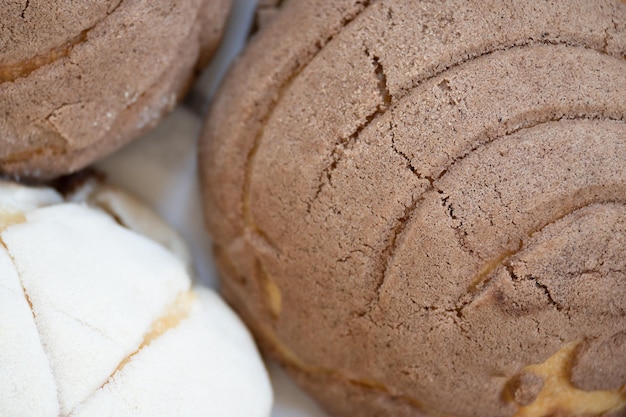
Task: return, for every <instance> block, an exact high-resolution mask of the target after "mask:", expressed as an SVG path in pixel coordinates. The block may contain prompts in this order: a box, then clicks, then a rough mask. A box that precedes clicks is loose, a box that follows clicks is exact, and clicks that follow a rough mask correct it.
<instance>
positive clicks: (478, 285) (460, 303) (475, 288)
mask: <svg viewBox="0 0 626 417" xmlns="http://www.w3.org/2000/svg"><path fill="white" fill-rule="evenodd" d="M603 204H620V205H624V206H626V200H623V201H622V200H617V199H606V200H599V201H593V202H590V203H585V204H580V205H577V206H574V207H572V208H569V209H567V210H564V211H563V212H561V213H559V214H558V215H557V216H556V217H555V218H553V219H550V220H548V221H546V222H545V223H543V224H541V225H539V226H537V227H535V228H533V229H532V230H530V231H528V232H526V236H527V237H528V238H530V239H532V238H533V236H534V235H536V234H537V233H541V232H542V231H543V230H544V229H545V228H546V227H548V226H550V225H553V224H555V223H557V222H559V221H561V220H563V219H564V218H565V217H567V216H569V215H571V214H573V213H575V212H577V211H580V210H583V209H585V208H587V207H591V206H594V205H603ZM524 249H525V246H524V243H523V241H522V242H521V243H520V246H519V247H518V248H517V249H515V250H514V251H510V252H506V253H505V254H504V255H502V256H500V257H498V258H497V260H496V261H497V262H491V263H489V264H488V266H489V267H488V268H485V269H484V270H483V271H482V273H481V274H479V275H477V276H476V277H474V279H473V280H472V283H471V285H470V286H469V287H468V289H467V292H466V293H465V294H463V295H462V296H461V297H459V299H458V300H457V307H456V311H457V312H459V313H461V311H462V310H463V309H464V308H465V307H466V306H468V305H469V304H472V302H474V300H475V299H476V297H477V296H478V295H480V290H481V289H484V288H485V286H486V285H487V284H488V283H489V278H490V277H491V275H492V274H493V272H494V271H495V270H496V269H498V268H499V267H503V268H504V269H505V270H506V271H507V274H508V275H509V277H510V278H511V279H512V280H513V281H517V280H521V279H528V280H532V281H534V283H535V285H536V286H537V288H539V289H541V290H542V291H543V292H544V293H545V295H546V298H547V299H548V302H549V303H550V304H551V305H553V306H554V307H555V308H556V310H557V311H561V310H562V309H563V306H562V305H560V304H559V303H558V302H557V301H556V300H555V299H554V298H553V297H552V293H551V292H550V289H549V288H548V287H547V286H546V285H545V284H542V283H540V282H539V281H538V279H537V277H534V276H531V275H529V276H527V277H523V278H522V277H519V276H518V275H517V274H515V271H514V269H513V266H512V265H511V264H510V261H511V259H512V258H513V257H515V256H516V255H517V254H518V253H520V252H521V251H522V250H524ZM467 296H469V298H468V299H465V300H464V298H466V297H467Z"/></svg>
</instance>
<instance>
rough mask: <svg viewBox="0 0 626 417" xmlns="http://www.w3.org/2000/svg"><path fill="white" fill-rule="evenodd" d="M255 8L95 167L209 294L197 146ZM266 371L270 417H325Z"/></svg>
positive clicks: (246, 9)
mask: <svg viewBox="0 0 626 417" xmlns="http://www.w3.org/2000/svg"><path fill="white" fill-rule="evenodd" d="M254 7H255V0H233V9H232V11H231V15H230V18H229V22H228V26H227V29H226V33H225V36H224V40H223V42H222V46H221V48H220V49H219V51H218V52H217V55H216V56H215V58H214V60H213V62H212V63H211V65H210V66H209V67H208V68H207V69H206V71H205V72H204V73H203V74H202V76H201V77H200V79H199V80H198V82H197V83H196V85H195V86H194V88H193V90H192V93H191V95H190V97H188V99H187V100H186V102H185V105H184V106H179V107H178V108H177V109H176V110H175V111H174V112H173V113H172V114H171V115H169V116H168V117H167V118H166V119H165V120H164V121H163V122H162V123H161V124H160V125H159V127H157V128H156V129H155V130H154V131H153V132H151V133H148V134H147V135H145V136H144V137H142V138H140V139H139V140H137V141H136V142H134V143H132V144H131V145H129V146H127V147H126V148H124V149H122V150H121V151H120V152H118V153H117V154H115V155H112V156H110V157H109V158H107V159H105V160H104V161H102V162H101V163H99V164H98V166H99V167H100V168H101V169H103V170H104V171H105V172H107V175H108V178H109V180H110V181H111V182H112V183H114V184H118V185H121V186H123V187H125V188H126V189H128V190H129V191H131V192H133V193H134V194H135V195H137V196H138V197H140V198H142V199H144V200H145V201H146V202H148V203H149V204H150V205H152V206H153V207H154V208H155V210H156V211H157V212H158V213H160V214H161V215H162V216H163V217H164V218H165V219H166V220H168V221H169V222H170V223H171V224H172V225H173V226H174V227H175V228H176V229H177V230H179V231H180V232H181V234H182V235H183V237H184V238H185V239H186V240H187V242H188V244H189V246H190V248H191V251H192V255H193V257H194V263H195V267H196V271H197V274H198V280H199V281H201V282H202V283H204V284H206V285H209V286H211V287H213V288H217V286H218V279H217V275H216V272H215V268H214V266H213V261H212V259H211V250H210V240H209V237H208V236H207V235H206V234H205V232H204V227H203V226H202V217H201V207H200V196H199V191H198V182H197V175H196V142H197V139H198V136H199V134H200V131H201V127H202V115H203V114H204V113H205V111H206V108H207V105H208V103H209V101H210V97H212V95H213V94H214V92H215V90H216V87H217V85H218V84H219V81H220V80H221V78H222V77H223V75H224V73H225V72H226V70H227V69H228V66H229V64H230V63H231V61H232V59H233V58H234V57H235V56H236V55H237V54H238V53H239V51H240V50H241V48H242V47H243V45H244V43H245V40H246V38H247V35H248V31H249V27H250V23H251V20H252V14H253V11H254ZM268 366H269V371H270V376H271V379H272V383H273V386H274V396H275V405H274V409H273V411H272V414H271V417H325V416H326V414H324V413H323V412H322V411H321V410H320V409H319V407H318V406H317V405H316V404H315V403H314V402H313V401H312V400H311V399H309V398H308V397H307V396H306V395H305V394H304V393H303V392H302V391H301V390H300V389H299V388H298V387H297V386H295V384H293V383H292V382H291V381H290V380H289V379H288V378H287V376H286V375H285V373H284V372H283V371H282V370H281V369H279V368H278V366H277V365H275V364H271V363H270V364H268ZM242 401H245V399H242Z"/></svg>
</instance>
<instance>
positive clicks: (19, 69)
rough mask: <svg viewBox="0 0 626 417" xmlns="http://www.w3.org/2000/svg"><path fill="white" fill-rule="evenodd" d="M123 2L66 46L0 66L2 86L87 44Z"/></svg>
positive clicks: (69, 41) (66, 43)
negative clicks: (92, 32) (88, 37)
mask: <svg viewBox="0 0 626 417" xmlns="http://www.w3.org/2000/svg"><path fill="white" fill-rule="evenodd" d="M123 2H124V0H121V1H120V2H119V3H118V4H117V5H116V6H115V7H114V8H113V9H111V10H109V11H107V13H106V15H105V16H104V17H103V18H102V19H100V20H98V21H97V22H96V23H95V24H93V25H92V26H91V27H88V28H87V29H84V30H82V31H81V32H80V33H79V34H78V35H76V36H75V37H73V38H72V39H70V40H68V41H67V42H65V43H64V44H62V45H60V46H56V47H53V48H52V49H50V50H49V51H48V52H46V53H44V54H40V55H35V56H33V57H31V58H28V59H26V60H24V61H21V62H17V63H13V64H6V65H2V66H0V84H2V83H4V82H7V81H15V80H17V79H18V78H24V77H28V76H29V75H30V74H31V73H33V72H34V71H36V70H38V69H39V68H41V67H44V66H46V65H49V64H51V63H53V62H54V61H57V60H59V59H61V58H65V57H67V56H69V55H70V53H71V52H72V50H73V49H74V47H75V46H77V45H80V44H81V43H83V42H85V41H86V40H87V35H88V34H89V32H90V31H91V30H93V29H94V28H95V27H96V26H98V25H99V24H100V23H102V22H103V21H104V20H105V19H106V18H107V17H109V15H110V14H111V13H113V12H115V11H116V10H117V9H118V8H119V7H120V6H121V5H122V3H123ZM28 5H29V1H27V2H26V7H25V8H24V11H23V12H22V18H23V17H24V12H25V11H26V9H27V8H28Z"/></svg>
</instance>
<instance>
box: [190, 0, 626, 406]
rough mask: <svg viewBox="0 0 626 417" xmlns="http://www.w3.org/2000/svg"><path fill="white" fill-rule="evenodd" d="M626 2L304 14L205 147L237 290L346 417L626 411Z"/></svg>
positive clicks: (275, 344) (277, 344) (254, 62)
mask: <svg viewBox="0 0 626 417" xmlns="http://www.w3.org/2000/svg"><path fill="white" fill-rule="evenodd" d="M625 55H626V3H624V2H623V1H619V0H607V1H592V2H590V1H552V2H545V1H539V0H533V1H526V2H519V1H455V0H446V1H408V0H407V1H401V0H395V1H323V0H319V1H304V0H302V1H298V0H292V1H290V2H288V3H286V5H285V6H284V7H283V10H282V11H281V12H280V14H279V15H278V16H277V17H275V19H274V20H273V21H272V22H271V23H270V24H269V25H268V26H267V27H266V28H265V29H263V30H262V31H261V32H259V34H258V35H257V36H256V37H255V38H254V39H253V40H252V42H251V44H250V45H249V46H248V48H247V50H246V51H245V53H244V54H243V56H242V57H241V58H240V59H239V61H238V62H237V64H236V65H235V66H234V68H233V69H232V71H231V72H230V75H229V77H228V78H227V80H226V82H225V83H224V84H223V86H222V90H221V92H220V93H219V94H218V97H217V99H216V101H215V102H214V104H213V107H212V110H211V112H210V114H209V117H208V120H207V124H206V130H205V133H204V137H203V140H202V142H201V149H200V163H201V179H202V181H203V193H204V201H205V215H206V220H207V224H208V228H209V230H210V231H211V233H212V235H213V237H214V239H215V256H216V259H217V262H218V264H219V268H220V274H221V276H222V282H223V292H224V294H225V296H226V297H227V298H228V299H229V301H230V302H231V303H232V304H233V305H234V306H235V307H236V308H237V309H238V310H239V311H240V312H241V314H243V316H244V317H245V318H246V320H247V322H248V324H249V325H250V326H251V327H252V328H253V329H254V331H255V333H256V335H257V337H258V339H259V340H260V342H261V344H262V346H264V348H265V350H267V351H268V352H270V353H271V354H272V355H273V356H274V357H275V358H276V359H278V360H279V361H280V362H281V363H282V364H284V365H285V366H286V367H287V369H288V370H289V371H290V373H291V375H292V376H293V377H294V378H295V379H296V381H298V382H299V383H300V384H301V385H302V386H303V387H304V388H305V389H307V390H308V391H309V392H310V393H311V394H312V395H313V396H314V397H315V398H316V399H317V400H318V401H319V402H320V403H321V404H322V405H323V406H324V407H325V408H326V409H327V410H329V411H330V412H331V413H333V414H334V415H337V416H357V415H358V416H382V415H385V416H396V417H397V416H455V417H466V416H467V417H469V416H482V417H484V416H489V417H511V416H516V417H540V416H544V417H547V416H557V415H558V416H600V415H602V416H606V415H612V416H616V415H620V416H623V415H626V414H625V413H626V392H625V384H626V333H625V332H626V308H625V306H626V263H625V259H626V249H625V248H626V123H625V118H626V100H625V99H624V98H625V97H626V60H625Z"/></svg>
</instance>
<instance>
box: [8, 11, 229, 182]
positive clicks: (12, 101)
mask: <svg viewBox="0 0 626 417" xmlns="http://www.w3.org/2000/svg"><path fill="white" fill-rule="evenodd" d="M229 5H230V0H184V1H174V0H158V1H145V0H108V1H93V0H81V1H78V2H77V1H68V0H55V1H51V2H50V1H48V2H42V1H26V2H5V3H4V4H3V6H2V7H0V22H2V24H1V25H0V51H1V52H0V132H1V135H0V172H1V173H4V174H12V175H14V176H25V177H34V178H50V177H54V176H57V175H60V174H63V173H68V172H74V171H77V170H78V169H80V168H82V167H84V166H86V165H88V164H89V163H91V162H93V161H94V160H97V159H100V158H102V157H104V156H105V155H106V154H108V153H110V152H112V151H113V150H115V149H117V148H119V147H120V146H122V145H123V144H125V143H126V142H128V141H130V140H131V139H134V138H135V137H137V136H139V135H140V134H141V133H143V132H145V131H147V130H148V129H150V128H152V127H153V126H154V125H156V123H157V122H158V121H159V120H160V119H161V117H162V116H163V115H164V114H165V113H167V112H168V111H169V110H171V109H172V107H173V106H174V104H176V102H177V101H178V100H179V99H180V97H181V95H182V94H183V93H184V92H185V90H186V89H187V87H188V86H189V84H190V82H191V79H192V77H193V75H194V72H195V71H196V70H197V69H199V68H200V67H201V66H202V65H204V64H205V63H206V62H207V61H208V59H209V58H210V56H211V55H212V53H213V52H214V50H215V49H216V47H217V44H218V42H219V40H220V38H221V34H222V30H223V28H224V24H225V20H226V16H227V13H228V9H229Z"/></svg>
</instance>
